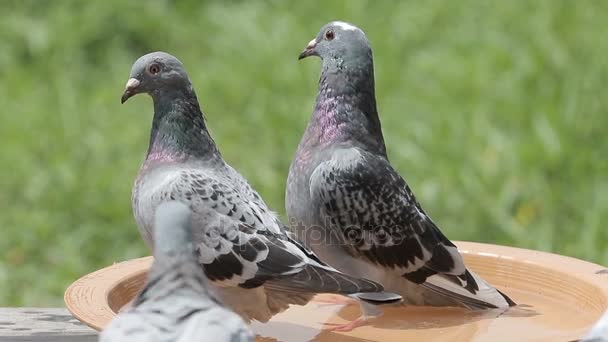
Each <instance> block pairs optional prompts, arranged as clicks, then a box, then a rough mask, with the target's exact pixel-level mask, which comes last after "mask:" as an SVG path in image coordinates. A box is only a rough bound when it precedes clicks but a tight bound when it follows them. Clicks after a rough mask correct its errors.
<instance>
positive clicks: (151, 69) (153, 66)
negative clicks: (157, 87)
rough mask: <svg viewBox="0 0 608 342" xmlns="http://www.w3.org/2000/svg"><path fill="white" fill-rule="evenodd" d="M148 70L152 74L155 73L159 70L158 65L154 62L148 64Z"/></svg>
mask: <svg viewBox="0 0 608 342" xmlns="http://www.w3.org/2000/svg"><path fill="white" fill-rule="evenodd" d="M148 71H149V72H150V73H151V74H152V75H156V74H158V73H159V72H160V65H158V64H156V63H154V64H150V66H149V67H148Z"/></svg>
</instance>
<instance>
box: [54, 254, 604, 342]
mask: <svg viewBox="0 0 608 342" xmlns="http://www.w3.org/2000/svg"><path fill="white" fill-rule="evenodd" d="M456 244H457V245H458V247H459V249H460V251H461V252H462V253H463V254H464V258H465V262H466V264H467V266H468V267H470V268H471V269H472V270H474V271H475V272H477V273H478V274H480V275H481V276H482V277H483V278H485V279H486V280H487V281H488V282H490V283H491V284H493V285H495V286H496V287H498V288H499V289H500V290H502V291H504V292H505V293H507V294H508V295H509V296H510V297H511V298H512V299H513V300H515V302H517V303H518V304H520V305H519V306H518V307H515V308H512V309H510V310H509V311H507V312H506V313H503V314H498V313H495V312H493V311H486V312H471V311H466V310H464V309H458V308H430V307H403V306H397V307H387V308H386V309H385V315H384V316H382V317H381V318H379V319H376V320H375V321H373V323H372V324H371V325H370V326H365V327H361V328H358V329H355V330H354V331H352V332H349V333H333V332H328V331H323V330H322V328H323V323H345V322H347V321H349V320H352V319H354V318H356V317H357V316H358V315H359V308H358V306H357V305H350V306H339V305H334V306H326V305H323V304H320V303H318V302H315V301H313V302H311V303H309V304H308V305H306V306H292V307H291V308H290V309H289V310H287V311H286V312H284V313H281V314H279V315H277V316H275V317H273V319H272V320H271V321H270V322H268V323H266V324H261V323H254V324H253V325H252V329H253V330H254V331H255V332H256V333H257V334H258V340H260V341H289V342H292V341H309V340H312V339H314V340H315V341H331V342H338V341H359V342H361V341H469V340H475V341H492V342H496V341H570V340H575V339H578V338H580V337H582V336H583V335H584V334H585V332H587V330H588V329H589V328H590V327H591V326H592V325H593V324H594V323H595V321H596V320H597V319H599V318H600V317H601V315H602V313H603V312H604V310H606V309H607V308H608V274H607V273H606V272H603V271H604V270H605V268H604V267H602V266H599V265H596V264H592V263H589V262H585V261H582V260H578V259H574V258H569V257H564V256H560V255H556V254H550V253H544V252H538V251H532V250H526V249H520V248H513V247H504V246H496V245H488V244H481V243H471V242H456ZM151 263H152V258H151V257H145V258H139V259H134V260H129V261H125V262H121V263H117V264H114V265H112V266H109V267H106V268H104V269H101V270H98V271H96V272H93V273H91V274H88V275H86V276H84V277H82V278H80V279H78V280H77V281H76V282H74V283H73V284H72V285H70V287H69V288H68V289H67V290H66V292H65V303H66V305H67V308H68V309H69V310H70V312H71V313H72V314H73V315H74V316H75V317H76V318H78V319H79V320H81V321H82V322H84V323H85V324H87V325H89V326H90V327H92V328H94V329H97V330H100V329H103V327H105V326H106V325H107V324H108V322H110V320H111V319H112V318H113V317H114V316H115V315H116V312H117V311H118V310H119V309H120V308H121V307H122V306H123V305H124V304H126V303H127V302H128V301H130V300H131V298H133V296H135V294H136V293H137V291H138V290H139V288H140V287H141V286H142V284H143V282H144V281H145V278H146V272H147V270H148V268H149V267H150V265H151ZM320 296H323V295H320Z"/></svg>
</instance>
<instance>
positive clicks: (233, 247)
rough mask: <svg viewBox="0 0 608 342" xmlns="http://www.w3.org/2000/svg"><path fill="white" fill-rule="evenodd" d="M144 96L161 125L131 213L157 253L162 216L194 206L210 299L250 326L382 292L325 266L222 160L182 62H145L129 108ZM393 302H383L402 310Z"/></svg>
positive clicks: (164, 58)
mask: <svg viewBox="0 0 608 342" xmlns="http://www.w3.org/2000/svg"><path fill="white" fill-rule="evenodd" d="M138 93H147V94H149V95H150V96H151V97H152V99H153V102H154V118H153V121H152V131H151V134H150V144H149V148H148V153H147V156H146V159H145V161H144V163H143V165H142V167H141V170H140V172H139V174H138V176H137V179H136V181H135V185H134V188H133V197H132V205H133V213H134V216H135V220H136V221H137V225H138V228H139V231H140V233H141V235H142V236H143V238H144V240H145V241H146V242H147V243H148V244H149V245H150V246H151V247H152V248H153V247H154V246H152V223H153V213H154V210H155V208H156V207H157V206H158V205H159V204H160V203H163V202H166V201H170V200H178V201H181V202H184V203H187V204H188V205H189V206H190V208H191V210H192V211H193V222H194V223H193V225H194V227H193V229H194V236H193V239H194V240H193V241H194V246H195V248H196V252H197V256H198V262H199V264H200V265H201V266H202V268H203V270H204V272H205V275H206V276H207V278H208V279H209V280H210V283H211V284H210V288H211V291H212V292H214V293H215V294H216V295H217V296H218V297H219V298H220V300H221V301H222V302H224V303H226V305H227V306H228V307H230V308H231V309H233V310H234V311H235V312H237V313H238V314H239V315H241V316H242V317H243V318H244V319H245V320H246V321H250V320H252V319H255V320H258V321H261V322H266V321H268V320H269V319H270V318H271V317H272V316H273V315H274V314H276V313H278V312H281V311H283V310H285V309H287V308H288V306H289V305H290V304H299V305H304V304H306V303H307V302H308V301H309V300H310V299H311V298H312V297H313V296H314V295H315V294H316V293H322V292H328V293H336V294H358V293H367V292H371V293H376V292H381V291H382V290H383V288H382V286H381V285H379V284H377V283H375V282H372V281H368V280H365V279H357V278H354V277H351V276H347V275H344V274H341V273H340V272H338V271H336V270H335V269H333V268H331V267H329V266H327V265H325V264H323V263H322V262H321V261H320V260H319V259H318V258H317V257H316V256H315V255H314V254H312V252H311V251H309V250H307V249H305V248H304V247H303V245H302V244H301V243H300V242H298V241H297V240H295V239H293V237H292V236H290V235H288V234H287V233H286V227H285V225H283V224H282V223H281V222H280V221H279V219H278V218H277V215H276V214H275V213H274V212H272V211H271V210H270V209H269V208H268V206H267V205H266V203H264V200H263V199H262V198H261V197H260V195H259V194H258V193H257V192H256V191H255V190H254V189H253V188H252V187H251V186H250V185H249V183H248V182H247V181H246V180H245V179H244V178H243V177H242V176H241V175H240V174H239V173H238V172H237V171H235V170H234V169H233V168H232V167H230V166H229V165H228V164H227V163H226V162H225V161H224V160H223V159H222V156H221V154H220V152H219V150H218V148H217V147H216V145H215V143H214V141H213V139H212V138H211V136H210V134H209V132H208V131H207V126H206V123H205V120H204V118H203V114H202V112H201V109H200V107H199V104H198V100H197V97H196V94H195V92H194V89H193V88H192V84H191V83H190V80H189V78H188V75H187V74H186V71H185V70H184V66H183V65H182V63H181V62H180V61H179V60H178V59H177V58H175V57H173V56H171V55H169V54H167V53H164V52H154V53H150V54H147V55H145V56H142V57H140V58H139V59H138V60H137V61H136V62H135V64H134V65H133V68H132V70H131V76H130V79H129V80H128V82H127V86H126V90H125V92H124V95H123V97H122V102H125V101H126V100H127V99H128V98H130V97H131V96H133V95H135V94H138ZM362 295H363V294H362ZM388 297H390V296H388V295H387V297H382V298H380V299H379V301H380V302H382V301H384V300H387V301H389V300H394V296H392V297H393V298H388ZM366 298H367V297H366ZM375 299H376V298H373V297H372V299H371V301H374V300H375Z"/></svg>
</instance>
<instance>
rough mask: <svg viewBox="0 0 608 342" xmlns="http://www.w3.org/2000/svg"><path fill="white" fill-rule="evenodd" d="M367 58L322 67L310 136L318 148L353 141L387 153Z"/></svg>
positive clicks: (372, 75)
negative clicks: (322, 145)
mask: <svg viewBox="0 0 608 342" xmlns="http://www.w3.org/2000/svg"><path fill="white" fill-rule="evenodd" d="M367 57H368V58H365V59H362V60H357V61H355V62H356V63H355V62H353V63H350V64H347V63H345V62H344V61H343V60H340V59H332V60H330V61H328V62H327V63H324V64H323V71H322V73H321V78H320V80H319V94H318V95H317V100H316V104H315V108H314V112H313V115H312V120H311V122H310V124H309V128H308V131H309V134H310V135H312V136H313V137H312V138H313V139H314V140H316V141H318V142H319V143H320V144H327V143H338V142H344V141H354V142H359V143H362V144H364V145H365V146H366V147H367V148H369V149H371V150H373V151H374V152H377V153H386V151H385V150H386V149H385V147H384V139H383V137H382V129H381V126H380V120H379V118H378V111H377V109H376V96H375V90H374V66H373V61H372V58H371V53H370V55H369V56H367Z"/></svg>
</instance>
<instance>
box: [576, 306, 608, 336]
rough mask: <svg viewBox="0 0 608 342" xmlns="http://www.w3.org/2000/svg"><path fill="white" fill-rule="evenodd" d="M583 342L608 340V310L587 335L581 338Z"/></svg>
mask: <svg viewBox="0 0 608 342" xmlns="http://www.w3.org/2000/svg"><path fill="white" fill-rule="evenodd" d="M581 342H608V310H607V311H606V312H604V314H603V315H602V317H601V318H600V320H599V321H598V322H597V323H596V324H595V325H594V326H593V328H591V330H590V331H589V332H588V333H587V335H585V337H583V339H581Z"/></svg>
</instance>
